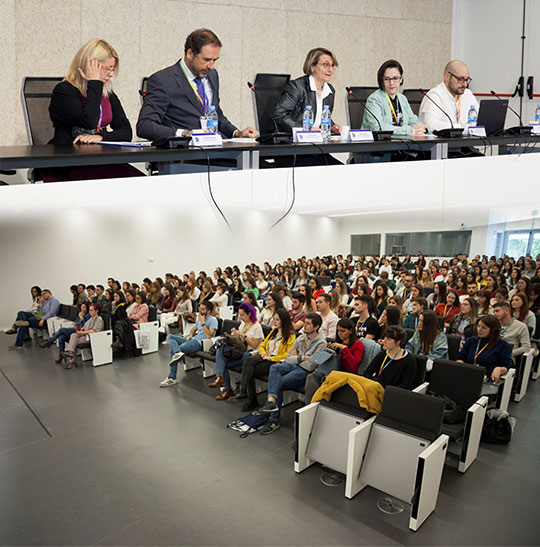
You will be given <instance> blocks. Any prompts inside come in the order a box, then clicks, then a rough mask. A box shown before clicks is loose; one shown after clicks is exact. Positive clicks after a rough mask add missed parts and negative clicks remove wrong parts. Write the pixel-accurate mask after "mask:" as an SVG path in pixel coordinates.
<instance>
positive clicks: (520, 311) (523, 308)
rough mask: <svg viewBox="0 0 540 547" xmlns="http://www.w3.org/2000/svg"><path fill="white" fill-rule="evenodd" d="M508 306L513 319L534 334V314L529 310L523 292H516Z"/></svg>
mask: <svg viewBox="0 0 540 547" xmlns="http://www.w3.org/2000/svg"><path fill="white" fill-rule="evenodd" d="M510 305H511V306H512V311H513V314H514V317H515V318H516V319H517V320H518V321H521V322H522V323H525V324H526V325H527V327H529V328H530V329H532V332H533V334H534V332H535V330H536V317H535V316H534V313H533V312H532V311H530V310H529V297H528V296H527V295H526V294H525V293H524V292H517V293H516V294H514V296H512V300H511V301H510Z"/></svg>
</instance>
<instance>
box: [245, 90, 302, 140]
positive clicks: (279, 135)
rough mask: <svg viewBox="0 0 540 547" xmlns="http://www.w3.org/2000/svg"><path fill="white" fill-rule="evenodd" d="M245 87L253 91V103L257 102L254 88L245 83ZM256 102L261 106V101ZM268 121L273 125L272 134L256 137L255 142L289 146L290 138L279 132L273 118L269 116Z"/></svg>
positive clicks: (257, 95) (257, 96)
mask: <svg viewBox="0 0 540 547" xmlns="http://www.w3.org/2000/svg"><path fill="white" fill-rule="evenodd" d="M247 86H248V87H249V89H251V91H253V94H254V95H255V101H257V100H258V99H259V94H258V93H257V90H256V89H255V86H254V85H253V84H252V83H251V82H247ZM258 102H259V103H261V104H262V101H258ZM270 119H271V120H272V122H273V123H274V129H275V131H274V133H265V134H264V135H260V136H259V137H257V138H256V139H255V140H256V141H257V142H259V143H261V144H289V143H290V142H291V136H290V135H289V134H288V133H283V132H282V131H280V130H279V127H278V124H277V123H276V120H275V118H274V116H272V115H271V114H270Z"/></svg>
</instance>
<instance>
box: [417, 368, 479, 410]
mask: <svg viewBox="0 0 540 547" xmlns="http://www.w3.org/2000/svg"><path fill="white" fill-rule="evenodd" d="M485 374H486V369H485V368H484V367H481V366H478V365H469V364H465V363H456V362H454V361H449V360H447V359H435V361H434V362H433V369H432V371H431V377H430V379H429V387H428V391H430V392H433V393H435V394H437V395H447V396H448V397H450V398H451V399H452V400H453V401H455V402H456V403H457V404H458V405H460V406H464V407H466V408H469V407H470V406H471V405H472V404H473V403H474V402H476V401H477V400H478V398H479V397H480V393H481V392H482V386H483V384H484V376H485Z"/></svg>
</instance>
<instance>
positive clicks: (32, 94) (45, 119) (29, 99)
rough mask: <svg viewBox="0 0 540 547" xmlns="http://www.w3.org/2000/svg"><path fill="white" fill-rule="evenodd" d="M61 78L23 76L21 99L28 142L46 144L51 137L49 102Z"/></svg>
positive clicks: (52, 130) (52, 128)
mask: <svg viewBox="0 0 540 547" xmlns="http://www.w3.org/2000/svg"><path fill="white" fill-rule="evenodd" d="M63 79H64V78H62V77H55V76H26V77H25V78H23V83H22V91H21V101H22V107H23V112H24V121H25V123H26V133H27V134H28V143H29V144H32V145H33V144H47V143H48V142H49V141H50V140H51V139H52V138H53V136H54V127H53V124H52V121H51V117H50V116H49V104H50V103H51V96H52V92H53V90H54V88H55V87H56V85H57V84H58V83H59V82H61V81H62V80H63Z"/></svg>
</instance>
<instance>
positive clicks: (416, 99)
mask: <svg viewBox="0 0 540 547" xmlns="http://www.w3.org/2000/svg"><path fill="white" fill-rule="evenodd" d="M422 91H424V90H423V89H404V90H403V95H405V97H407V100H408V101H409V104H410V105H411V110H412V111H413V112H414V113H415V114H416V115H417V116H418V112H419V110H420V103H421V102H422V99H423V98H424V94H423V93H422Z"/></svg>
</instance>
